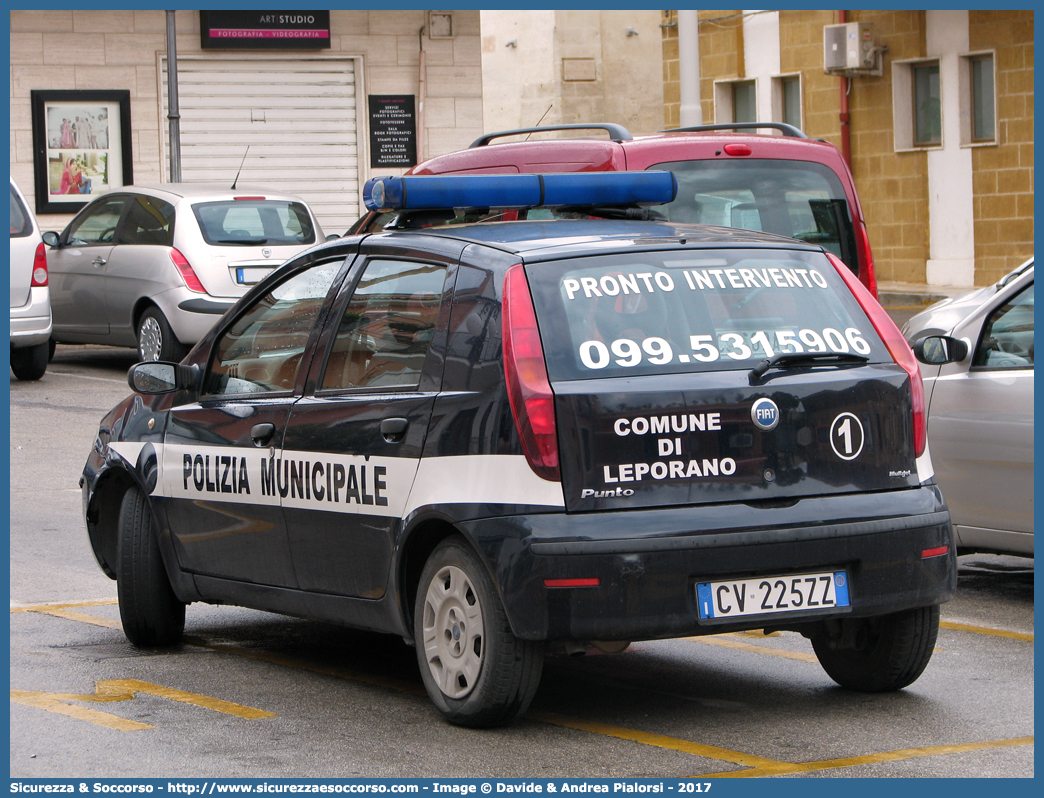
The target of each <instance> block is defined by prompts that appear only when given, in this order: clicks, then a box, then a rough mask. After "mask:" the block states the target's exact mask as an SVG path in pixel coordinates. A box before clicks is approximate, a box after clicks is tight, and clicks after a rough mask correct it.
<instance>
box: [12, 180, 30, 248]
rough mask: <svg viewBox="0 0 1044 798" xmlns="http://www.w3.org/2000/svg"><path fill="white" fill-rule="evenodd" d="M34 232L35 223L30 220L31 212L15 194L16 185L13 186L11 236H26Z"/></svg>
mask: <svg viewBox="0 0 1044 798" xmlns="http://www.w3.org/2000/svg"><path fill="white" fill-rule="evenodd" d="M32 232H33V225H32V223H31V222H30V221H29V212H28V211H27V210H26V209H25V206H24V205H22V200H21V199H20V198H19V196H18V195H17V194H15V190H14V186H12V187H11V238H25V237H26V236H27V235H29V234H30V233H32Z"/></svg>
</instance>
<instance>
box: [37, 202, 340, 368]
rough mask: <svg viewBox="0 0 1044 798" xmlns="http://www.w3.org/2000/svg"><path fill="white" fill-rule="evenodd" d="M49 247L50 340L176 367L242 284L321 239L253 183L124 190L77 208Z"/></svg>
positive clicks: (298, 209)
mask: <svg viewBox="0 0 1044 798" xmlns="http://www.w3.org/2000/svg"><path fill="white" fill-rule="evenodd" d="M43 238H44V241H45V242H46V243H47V244H48V245H49V246H50V247H51V252H50V254H49V257H48V262H49V264H50V272H51V307H52V312H53V315H54V329H53V332H52V336H51V337H52V340H53V341H54V342H57V343H96V344H111V345H115V346H134V347H137V349H138V355H139V357H140V358H141V359H142V360H168V361H169V360H175V361H176V360H180V359H181V358H182V357H184V355H185V354H186V352H187V351H188V347H189V346H191V345H192V344H194V343H196V342H197V341H198V340H199V339H200V338H202V337H203V336H204V335H205V334H206V333H207V331H208V330H210V328H211V327H213V326H214V324H215V323H216V322H217V320H218V319H219V318H220V317H221V314H223V313H224V312H225V311H226V310H228V309H229V308H230V307H231V306H232V305H233V304H234V303H235V302H236V301H237V300H238V299H239V297H241V296H242V295H243V294H245V293H246V292H247V291H248V290H249V289H250V287H251V286H253V285H254V284H256V283H258V282H260V281H261V280H262V279H263V278H264V277H265V276H267V275H268V274H269V272H271V271H272V270H273V269H274V268H275V267H277V266H279V265H280V264H281V263H283V261H285V260H287V259H288V258H290V257H292V256H293V255H296V254H297V253H299V252H301V251H302V250H304V249H307V248H308V247H310V246H312V245H313V244H316V243H319V242H321V241H323V240H324V237H323V232H322V229H321V228H320V226H319V222H318V221H317V220H316V218H315V215H314V214H313V213H312V211H311V210H310V209H309V208H308V206H307V205H306V204H305V202H304V201H303V200H301V199H299V198H298V197H295V196H292V195H289V194H273V193H272V192H270V191H267V190H265V189H262V188H257V187H240V188H237V189H235V190H233V189H230V188H228V187H227V186H224V185H222V186H218V185H213V184H204V183H167V184H163V185H158V186H125V187H124V188H122V189H119V190H117V191H113V192H111V193H108V194H104V195H102V196H100V197H98V198H97V199H96V200H94V201H93V202H91V203H90V204H89V205H88V206H87V207H85V208H84V209H83V210H82V211H80V212H79V213H78V214H77V215H76V216H75V218H73V220H72V221H71V222H70V223H69V225H68V227H66V228H65V230H64V231H63V232H62V233H61V235H59V234H57V233H54V232H48V233H44V236H43Z"/></svg>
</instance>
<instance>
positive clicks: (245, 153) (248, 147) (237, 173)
mask: <svg viewBox="0 0 1044 798" xmlns="http://www.w3.org/2000/svg"><path fill="white" fill-rule="evenodd" d="M249 154H250V145H249V144H247V148H246V152H244V153H243V160H242V161H240V162H239V172H236V179H235V180H233V181H232V189H231V190H232V191H235V190H236V183H238V182H239V173H240V172H242V171H243V164H245V163H246V157H247V155H249Z"/></svg>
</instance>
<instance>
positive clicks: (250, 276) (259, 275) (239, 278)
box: [236, 268, 272, 285]
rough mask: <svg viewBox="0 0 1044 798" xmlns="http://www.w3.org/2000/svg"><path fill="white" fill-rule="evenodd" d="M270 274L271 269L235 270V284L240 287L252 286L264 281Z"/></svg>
mask: <svg viewBox="0 0 1044 798" xmlns="http://www.w3.org/2000/svg"><path fill="white" fill-rule="evenodd" d="M271 273H272V270H271V269H250V268H239V269H236V282H238V283H239V284H240V285H254V284H255V283H259V282H261V281H262V280H264V279H265V278H266V277H268V275H270V274H271Z"/></svg>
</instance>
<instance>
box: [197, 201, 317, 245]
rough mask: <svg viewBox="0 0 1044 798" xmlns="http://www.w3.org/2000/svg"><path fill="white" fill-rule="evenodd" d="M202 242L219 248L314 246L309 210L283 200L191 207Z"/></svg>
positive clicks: (313, 233) (203, 204)
mask: <svg viewBox="0 0 1044 798" xmlns="http://www.w3.org/2000/svg"><path fill="white" fill-rule="evenodd" d="M192 212H193V213H194V214H195V215H196V221H198V222H199V229H200V232H202V233H203V239H204V240H205V241H206V242H207V243H208V244H210V245H212V246H218V247H222V246H224V247H237V246H238V247H259V246H262V245H269V246H280V245H288V244H314V243H315V228H314V227H313V226H312V220H311V217H309V215H308V209H307V208H306V207H305V206H304V205H303V204H302V203H300V202H289V201H284V200H227V201H221V202H200V203H198V204H196V205H193V206H192Z"/></svg>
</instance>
